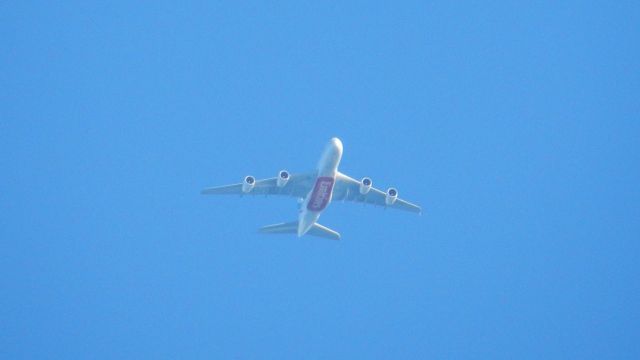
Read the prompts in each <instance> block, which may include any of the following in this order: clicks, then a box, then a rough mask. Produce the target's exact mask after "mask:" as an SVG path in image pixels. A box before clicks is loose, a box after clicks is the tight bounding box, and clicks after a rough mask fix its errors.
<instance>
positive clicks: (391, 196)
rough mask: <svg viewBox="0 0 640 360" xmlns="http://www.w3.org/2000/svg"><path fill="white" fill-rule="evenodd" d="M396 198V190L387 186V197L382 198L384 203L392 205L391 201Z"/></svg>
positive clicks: (394, 200)
mask: <svg viewBox="0 0 640 360" xmlns="http://www.w3.org/2000/svg"><path fill="white" fill-rule="evenodd" d="M396 199H398V190H396V189H394V188H389V189H388V190H387V197H386V198H385V199H384V203H385V204H387V205H393V203H394V202H396Z"/></svg>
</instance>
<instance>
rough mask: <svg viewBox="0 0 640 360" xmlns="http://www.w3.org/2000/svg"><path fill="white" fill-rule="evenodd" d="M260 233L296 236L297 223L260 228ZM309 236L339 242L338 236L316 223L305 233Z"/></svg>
mask: <svg viewBox="0 0 640 360" xmlns="http://www.w3.org/2000/svg"><path fill="white" fill-rule="evenodd" d="M260 232H261V233H266V234H297V233H298V222H297V221H292V222H288V223H281V224H273V225H268V226H265V227H262V228H260ZM307 234H309V235H311V236H317V237H322V238H325V239H331V240H340V234H339V233H337V232H335V231H333V230H331V229H329V228H328V227H326V226H322V225H320V224H318V223H315V224H313V226H311V229H309V231H308V232H307Z"/></svg>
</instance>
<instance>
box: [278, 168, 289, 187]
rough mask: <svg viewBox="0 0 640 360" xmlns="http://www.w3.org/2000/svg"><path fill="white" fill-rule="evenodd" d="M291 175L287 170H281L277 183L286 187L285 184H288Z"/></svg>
mask: <svg viewBox="0 0 640 360" xmlns="http://www.w3.org/2000/svg"><path fill="white" fill-rule="evenodd" d="M290 177H291V175H290V174H289V172H288V171H287V170H281V171H280V172H279V173H278V180H277V181H276V184H277V185H278V187H284V186H285V185H287V182H288V181H289V178H290Z"/></svg>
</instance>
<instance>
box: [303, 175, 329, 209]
mask: <svg viewBox="0 0 640 360" xmlns="http://www.w3.org/2000/svg"><path fill="white" fill-rule="evenodd" d="M334 183H335V178H333V177H329V176H321V177H319V178H318V179H317V180H316V184H315V186H314V187H313V191H312V192H311V195H310V196H309V201H308V202H307V210H310V211H314V212H320V211H322V210H324V209H325V208H326V207H327V205H329V202H330V201H331V196H332V195H333V185H334Z"/></svg>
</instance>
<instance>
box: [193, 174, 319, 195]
mask: <svg viewBox="0 0 640 360" xmlns="http://www.w3.org/2000/svg"><path fill="white" fill-rule="evenodd" d="M314 179H315V175H313V174H291V177H290V178H289V181H287V183H286V184H285V185H284V186H283V187H278V185H277V181H278V179H277V178H275V177H274V178H269V179H263V180H257V181H256V185H255V186H254V187H253V189H252V190H251V191H250V192H248V193H246V194H245V193H243V192H242V183H238V184H232V185H225V186H217V187H211V188H206V189H204V190H202V191H201V194H203V195H286V196H292V197H297V198H304V197H305V196H307V194H308V193H309V191H311V188H312V187H313V180H314Z"/></svg>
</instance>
